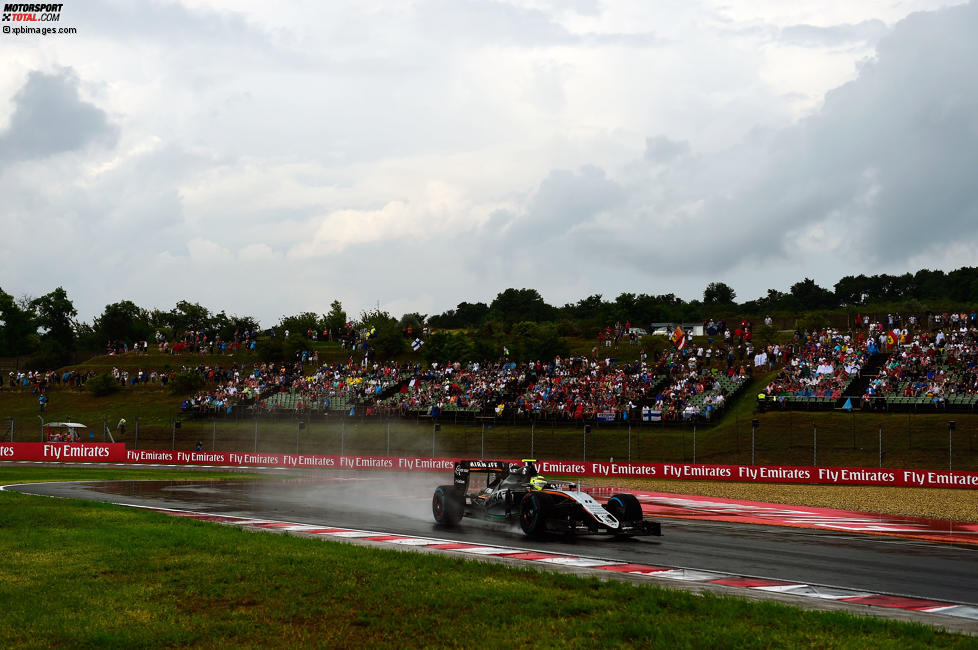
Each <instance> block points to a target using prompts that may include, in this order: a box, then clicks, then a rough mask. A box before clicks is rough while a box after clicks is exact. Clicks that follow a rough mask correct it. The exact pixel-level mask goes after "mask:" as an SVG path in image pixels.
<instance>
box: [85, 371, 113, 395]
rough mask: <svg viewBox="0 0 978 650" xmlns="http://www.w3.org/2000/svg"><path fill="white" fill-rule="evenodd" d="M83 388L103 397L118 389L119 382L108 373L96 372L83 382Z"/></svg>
mask: <svg viewBox="0 0 978 650" xmlns="http://www.w3.org/2000/svg"><path fill="white" fill-rule="evenodd" d="M85 390H87V391H88V392H90V393H91V394H92V395H94V396H95V397H105V396H106V395H111V394H112V393H114V392H116V391H117V390H119V383H118V382H117V381H116V380H115V379H113V378H112V375H109V374H108V373H103V374H98V375H95V376H94V377H92V378H91V379H89V380H88V381H86V382H85Z"/></svg>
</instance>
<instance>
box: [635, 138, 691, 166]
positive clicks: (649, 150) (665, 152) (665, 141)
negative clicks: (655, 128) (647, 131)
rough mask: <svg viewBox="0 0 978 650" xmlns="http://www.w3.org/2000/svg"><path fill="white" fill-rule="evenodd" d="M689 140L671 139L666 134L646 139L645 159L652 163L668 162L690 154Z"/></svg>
mask: <svg viewBox="0 0 978 650" xmlns="http://www.w3.org/2000/svg"><path fill="white" fill-rule="evenodd" d="M689 152H690V148H689V142H687V141H686V140H670V139H669V138H667V137H665V136H664V135H657V136H655V137H652V138H646V139H645V160H647V161H648V162H651V163H656V164H661V163H668V162H670V161H672V160H674V159H675V158H678V157H680V156H688V155H689Z"/></svg>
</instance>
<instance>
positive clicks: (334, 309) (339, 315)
mask: <svg viewBox="0 0 978 650" xmlns="http://www.w3.org/2000/svg"><path fill="white" fill-rule="evenodd" d="M345 327H346V312H345V311H343V305H342V304H341V303H340V301H339V300H334V301H333V302H331V303H330V304H329V313H328V314H326V315H325V316H323V328H324V329H328V330H329V331H330V334H331V335H332V336H336V335H337V334H338V333H339V332H341V331H343V329H344V328H345Z"/></svg>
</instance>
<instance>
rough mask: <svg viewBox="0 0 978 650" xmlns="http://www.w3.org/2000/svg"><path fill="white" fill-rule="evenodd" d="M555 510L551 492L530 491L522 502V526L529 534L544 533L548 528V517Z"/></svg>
mask: <svg viewBox="0 0 978 650" xmlns="http://www.w3.org/2000/svg"><path fill="white" fill-rule="evenodd" d="M552 511H553V501H552V500H551V498H550V495H549V494H543V493H541V492H528V493H527V494H526V496H525V497H523V501H522V502H521V503H520V528H522V529H523V532H524V533H526V534H527V535H531V536H535V535H542V534H543V533H544V532H546V530H547V519H549V518H550V513H551V512H552Z"/></svg>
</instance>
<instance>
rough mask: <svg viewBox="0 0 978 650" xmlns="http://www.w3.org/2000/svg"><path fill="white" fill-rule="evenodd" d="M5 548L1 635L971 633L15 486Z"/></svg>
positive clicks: (47, 643)
mask: <svg viewBox="0 0 978 650" xmlns="http://www.w3.org/2000/svg"><path fill="white" fill-rule="evenodd" d="M25 469H27V470H33V469H37V468H10V469H8V468H0V483H9V482H18V481H20V480H22V474H23V471H24V470H25ZM140 475H141V476H142V474H140ZM78 476H85V477H87V476H90V473H89V472H87V471H83V470H78V469H74V470H71V469H68V470H57V471H54V472H52V473H48V474H47V477H48V478H62V479H71V478H76V477H78ZM194 478H199V475H197V474H196V473H194ZM0 556H2V557H3V561H2V562H0V606H2V611H3V619H2V620H3V624H2V625H0V646H2V647H5V648H19V647H31V648H48V647H57V646H67V647H81V648H84V647H99V648H112V647H120V648H135V647H160V646H187V647H234V648H237V647H259V646H269V645H271V646H288V647H292V646H326V647H334V646H339V647H362V646H378V647H421V646H426V647H462V646H465V647H472V646H478V647H509V646H513V645H515V646H530V645H533V646H540V647H587V648H591V647H596V646H607V647H629V646H657V647H677V648H687V647H688V648H692V647H696V648H700V647H725V648H726V647H736V648H741V647H743V648H755V647H756V648H762V647H818V648H866V647H873V648H901V649H903V648H908V647H910V648H942V647H975V642H974V639H972V638H968V637H963V636H958V635H954V634H949V633H945V632H942V631H938V630H935V629H932V628H928V627H925V626H922V625H913V624H905V623H895V622H889V621H882V620H877V619H871V618H862V617H855V616H850V615H847V614H843V613H824V612H810V611H804V610H800V609H796V608H792V607H788V606H783V605H780V604H773V603H750V602H748V601H745V600H741V599H737V598H732V597H719V596H715V595H695V594H690V593H685V592H682V591H671V590H664V589H659V588H654V587H651V586H648V585H635V584H630V583H622V582H617V581H609V582H602V581H599V580H597V579H593V578H581V577H577V576H571V575H564V574H550V573H540V572H536V571H533V570H527V569H514V568H511V567H506V566H501V565H498V564H488V563H481V562H476V561H463V560H458V559H452V558H445V557H441V556H436V555H428V554H415V553H406V552H395V551H387V550H378V549H372V548H365V547H360V546H351V545H345V544H340V543H335V542H323V541H321V540H312V539H303V538H296V537H288V536H284V535H272V534H264V533H252V532H246V531H242V530H240V529H237V528H230V527H224V526H218V525H213V524H206V523H201V522H195V521H188V520H184V519H177V518H171V517H167V516H165V515H160V514H157V513H152V512H145V511H136V510H132V509H126V508H122V507H118V506H111V505H107V504H101V503H87V502H71V501H64V500H60V499H43V498H38V497H30V496H24V495H19V494H13V493H6V492H4V493H0Z"/></svg>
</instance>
